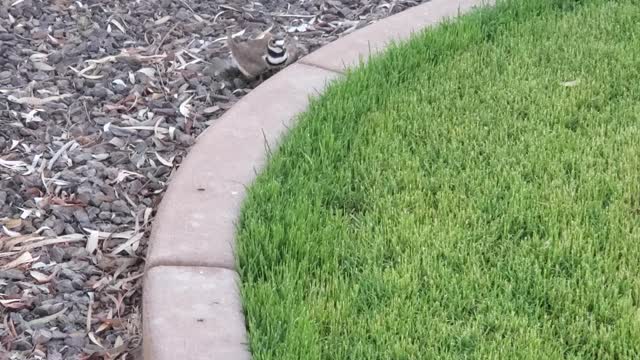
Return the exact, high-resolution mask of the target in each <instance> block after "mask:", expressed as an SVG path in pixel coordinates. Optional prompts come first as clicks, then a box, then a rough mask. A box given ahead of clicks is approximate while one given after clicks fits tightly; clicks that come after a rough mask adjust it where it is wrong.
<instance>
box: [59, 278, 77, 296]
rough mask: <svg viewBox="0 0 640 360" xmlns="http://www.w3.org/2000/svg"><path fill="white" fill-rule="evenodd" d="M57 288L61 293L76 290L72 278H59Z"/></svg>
mask: <svg viewBox="0 0 640 360" xmlns="http://www.w3.org/2000/svg"><path fill="white" fill-rule="evenodd" d="M56 290H58V292H61V293H69V292H74V291H75V289H74V287H73V284H72V283H71V280H58V282H57V283H56Z"/></svg>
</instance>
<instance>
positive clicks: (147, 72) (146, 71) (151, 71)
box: [136, 67, 156, 78]
mask: <svg viewBox="0 0 640 360" xmlns="http://www.w3.org/2000/svg"><path fill="white" fill-rule="evenodd" d="M136 72H139V73H143V74H145V75H146V76H148V77H150V78H154V77H155V75H156V69H154V68H150V67H146V68H141V69H139V70H138V71H136Z"/></svg>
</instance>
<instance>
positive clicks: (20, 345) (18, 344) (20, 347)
mask: <svg viewBox="0 0 640 360" xmlns="http://www.w3.org/2000/svg"><path fill="white" fill-rule="evenodd" d="M31 347H32V346H31V343H29V342H28V341H27V340H26V339H18V340H16V341H14V342H13V349H14V350H16V351H27V350H31Z"/></svg>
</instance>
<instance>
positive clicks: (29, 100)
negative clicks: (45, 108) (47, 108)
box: [7, 94, 73, 106]
mask: <svg viewBox="0 0 640 360" xmlns="http://www.w3.org/2000/svg"><path fill="white" fill-rule="evenodd" d="M70 96H73V95H71V94H62V95H58V96H49V97H46V98H42V99H41V98H36V97H22V98H17V97H15V96H13V95H9V96H7V100H9V101H11V102H14V103H16V104H22V105H25V104H26V105H31V106H41V105H44V104H47V103H50V102H53V101H59V100H62V99H65V98H68V97H70Z"/></svg>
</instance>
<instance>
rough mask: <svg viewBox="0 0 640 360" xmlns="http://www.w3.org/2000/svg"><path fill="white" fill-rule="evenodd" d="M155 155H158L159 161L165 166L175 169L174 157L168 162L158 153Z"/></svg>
mask: <svg viewBox="0 0 640 360" xmlns="http://www.w3.org/2000/svg"><path fill="white" fill-rule="evenodd" d="M155 154H156V157H157V158H158V161H160V162H161V163H162V164H163V165H164V166H168V167H173V157H171V159H170V160H167V159H165V158H163V157H162V156H160V154H158V152H157V151H156V152H155Z"/></svg>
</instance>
